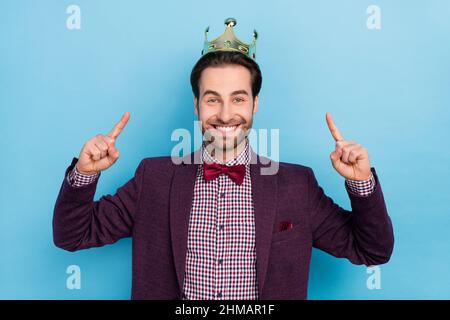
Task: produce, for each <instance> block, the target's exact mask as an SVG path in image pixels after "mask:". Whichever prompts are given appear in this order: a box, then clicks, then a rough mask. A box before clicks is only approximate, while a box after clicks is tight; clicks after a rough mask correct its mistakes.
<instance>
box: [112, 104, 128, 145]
mask: <svg viewBox="0 0 450 320" xmlns="http://www.w3.org/2000/svg"><path fill="white" fill-rule="evenodd" d="M129 119H130V113H129V112H128V111H127V112H125V113H124V114H123V116H122V118H121V119H120V121H119V122H117V124H116V125H115V126H114V128H112V130H111V131H110V132H109V133H108V136H110V137H111V138H113V139H116V138H117V137H118V136H119V134H120V133H121V132H122V130H123V128H125V126H126V124H127V122H128V120H129Z"/></svg>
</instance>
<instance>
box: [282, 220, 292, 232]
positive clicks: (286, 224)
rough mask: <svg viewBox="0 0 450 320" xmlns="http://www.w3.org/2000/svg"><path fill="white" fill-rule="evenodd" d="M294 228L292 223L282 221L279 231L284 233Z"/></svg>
mask: <svg viewBox="0 0 450 320" xmlns="http://www.w3.org/2000/svg"><path fill="white" fill-rule="evenodd" d="M293 227H294V225H293V224H292V222H290V221H282V222H280V229H279V231H286V230H289V229H292V228H293Z"/></svg>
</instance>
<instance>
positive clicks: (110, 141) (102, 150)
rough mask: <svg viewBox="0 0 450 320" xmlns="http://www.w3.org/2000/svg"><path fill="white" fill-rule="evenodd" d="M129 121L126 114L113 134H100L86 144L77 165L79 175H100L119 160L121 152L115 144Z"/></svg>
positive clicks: (128, 116)
mask: <svg viewBox="0 0 450 320" xmlns="http://www.w3.org/2000/svg"><path fill="white" fill-rule="evenodd" d="M129 119H130V113H129V112H125V113H124V115H123V116H122V119H120V121H119V122H118V123H117V124H116V125H115V126H114V128H113V129H112V130H111V132H109V133H108V134H107V135H103V134H98V135H96V136H95V137H93V138H92V139H90V140H88V141H87V142H86V143H85V144H84V146H83V149H81V152H80V156H79V158H78V162H77V164H76V168H77V171H78V172H79V173H82V174H86V175H92V174H96V173H99V172H100V171H104V170H106V169H108V168H109V167H111V166H112V165H113V164H114V163H115V162H116V161H117V159H119V150H117V149H116V147H115V142H116V139H117V137H118V136H119V134H120V133H121V132H122V130H123V128H125V125H126V124H127V122H128V120H129Z"/></svg>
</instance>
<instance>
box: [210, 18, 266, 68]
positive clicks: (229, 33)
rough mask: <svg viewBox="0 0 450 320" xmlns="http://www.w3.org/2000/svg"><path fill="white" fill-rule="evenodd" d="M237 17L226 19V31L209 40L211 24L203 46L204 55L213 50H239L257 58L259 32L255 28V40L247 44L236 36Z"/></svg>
mask: <svg viewBox="0 0 450 320" xmlns="http://www.w3.org/2000/svg"><path fill="white" fill-rule="evenodd" d="M236 23H237V22H236V19H234V18H228V19H226V20H225V25H226V26H227V27H226V29H225V32H224V33H223V34H222V35H221V36H220V37H218V38H216V39H214V40H212V41H211V42H208V31H209V26H208V27H207V28H206V30H205V44H204V46H203V50H202V55H205V54H207V53H208V52H213V51H238V52H241V53H243V54H245V55H246V56H247V57H249V58H252V59H255V58H256V39H257V38H258V33H257V32H256V30H253V42H252V43H251V44H246V43H244V42H242V41H241V40H239V39H238V37H236V35H235V34H234V32H233V27H234V26H235V25H236Z"/></svg>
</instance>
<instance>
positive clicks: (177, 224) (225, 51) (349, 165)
mask: <svg viewBox="0 0 450 320" xmlns="http://www.w3.org/2000/svg"><path fill="white" fill-rule="evenodd" d="M235 24H236V21H235V20H234V19H227V20H226V25H227V29H226V31H225V33H224V34H223V35H222V36H221V37H219V38H217V39H215V40H214V41H212V42H207V40H205V49H204V51H203V56H202V57H201V59H200V60H199V61H198V62H197V64H196V65H195V66H194V68H193V70H192V74H191V84H192V90H193V93H194V111H195V113H196V115H197V116H198V118H199V120H200V121H201V126H202V132H203V134H204V136H205V141H204V143H203V145H202V147H201V148H200V149H199V150H197V151H195V152H194V153H191V154H189V155H187V156H184V157H183V158H182V159H181V160H182V161H173V160H174V159H172V158H171V157H155V158H146V159H144V160H142V161H141V163H140V164H139V166H138V168H137V170H136V173H135V176H134V177H133V178H132V179H131V180H129V181H128V182H127V183H126V184H125V185H124V186H122V187H120V188H119V189H118V190H117V192H116V193H115V194H114V195H105V196H103V197H101V198H100V199H99V200H98V201H93V198H94V194H95V190H96V185H97V182H98V179H99V176H100V172H101V171H104V170H106V169H108V168H109V167H110V166H111V165H113V164H114V163H115V162H116V161H117V159H118V157H119V151H118V150H117V149H116V148H115V141H116V139H117V137H118V136H119V134H120V133H121V131H122V130H123V128H124V127H125V125H126V123H127V122H128V120H129V117H130V114H129V113H125V114H124V116H123V117H122V119H121V120H120V122H119V123H118V124H117V125H116V126H115V127H114V128H113V129H112V131H111V132H110V133H109V134H107V135H102V134H99V135H97V136H95V137H94V138H92V139H90V140H89V141H88V142H86V143H85V145H84V146H83V149H82V150H81V152H80V155H79V158H78V159H77V158H74V159H73V161H72V164H71V165H70V166H69V167H68V168H67V170H66V176H65V178H64V181H63V184H62V187H61V190H60V193H59V196H58V199H57V201H56V205H55V211H54V220H53V228H54V242H55V244H56V245H57V246H58V247H60V248H63V249H66V250H69V251H76V250H80V249H86V248H91V247H98V246H102V245H105V244H109V243H114V242H116V241H117V240H118V239H120V238H123V237H128V236H132V237H133V280H132V298H133V299H306V297H307V284H308V271H309V264H310V258H311V249H312V247H316V248H319V249H321V250H324V251H326V252H328V253H330V254H332V255H333V256H336V257H345V258H347V259H348V260H350V261H351V262H352V263H355V264H365V265H375V264H382V263H386V262H387V261H388V260H389V258H390V256H391V253H392V249H393V243H394V238H393V231H392V225H391V220H390V218H389V216H388V213H387V209H386V205H385V202H384V198H383V193H382V190H381V186H380V182H379V180H378V177H377V174H376V171H375V169H374V168H371V166H370V162H369V156H368V152H367V150H366V149H365V148H364V147H362V146H361V145H360V144H357V143H356V142H354V141H347V140H344V139H343V137H342V135H341V134H340V132H339V130H338V128H337V127H336V126H335V124H334V122H333V120H332V118H331V115H330V114H329V113H327V114H326V121H327V123H328V126H329V128H330V131H331V134H332V136H333V138H334V139H335V141H336V145H335V150H334V151H333V152H332V153H331V155H330V158H331V162H332V165H333V167H334V168H335V169H336V171H337V172H338V173H339V174H340V175H342V176H343V177H344V178H345V179H346V180H345V187H346V190H347V192H348V195H349V197H350V201H351V206H352V211H347V210H344V209H343V208H341V207H340V206H338V205H337V204H335V203H334V202H333V200H332V199H331V198H329V197H327V196H326V195H325V193H324V191H323V189H322V188H321V187H320V186H319V184H318V182H317V180H316V178H315V176H314V173H313V170H312V169H311V168H309V167H306V166H302V165H298V164H291V163H284V162H279V163H277V171H276V172H275V173H274V174H262V173H261V172H262V169H263V168H264V167H265V165H263V163H265V164H267V163H270V164H273V162H270V161H269V162H268V160H269V159H267V158H263V157H261V156H259V155H258V154H256V153H255V152H254V151H253V150H252V148H251V147H250V145H249V142H248V137H247V135H248V132H249V130H250V128H251V127H252V121H253V114H254V113H255V112H256V111H257V110H258V95H259V91H260V88H261V82H262V77H261V72H260V69H259V67H258V65H257V64H256V62H255V61H254V58H255V55H254V44H255V41H256V32H255V33H254V43H253V45H252V46H249V45H247V46H245V45H244V44H243V43H242V42H240V41H239V40H238V39H237V38H236V37H235V36H234V34H233V31H232V28H233V27H234V25H235ZM178 160H179V159H178Z"/></svg>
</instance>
